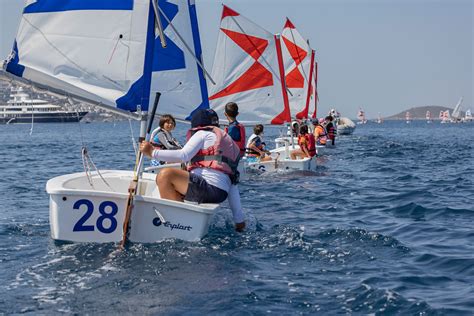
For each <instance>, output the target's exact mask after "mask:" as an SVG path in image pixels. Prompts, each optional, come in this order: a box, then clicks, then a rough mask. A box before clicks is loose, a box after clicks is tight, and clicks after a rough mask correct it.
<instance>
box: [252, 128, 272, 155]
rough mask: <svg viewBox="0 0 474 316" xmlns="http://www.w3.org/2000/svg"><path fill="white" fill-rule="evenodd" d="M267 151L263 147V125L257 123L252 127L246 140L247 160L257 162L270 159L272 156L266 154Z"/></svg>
mask: <svg viewBox="0 0 474 316" xmlns="http://www.w3.org/2000/svg"><path fill="white" fill-rule="evenodd" d="M267 153H268V151H267V150H266V149H265V143H264V141H263V125H262V124H257V125H255V127H254V128H253V134H252V135H250V137H249V139H248V141H247V161H248V162H259V161H269V160H272V157H270V156H266V154H267Z"/></svg>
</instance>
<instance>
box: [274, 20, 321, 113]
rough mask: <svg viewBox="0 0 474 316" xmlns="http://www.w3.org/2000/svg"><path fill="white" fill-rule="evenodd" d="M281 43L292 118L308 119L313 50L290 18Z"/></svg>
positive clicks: (282, 34)
mask: <svg viewBox="0 0 474 316" xmlns="http://www.w3.org/2000/svg"><path fill="white" fill-rule="evenodd" d="M280 41H281V50H282V56H283V65H284V68H285V82H286V87H287V88H288V90H289V91H290V92H291V94H289V96H288V98H289V102H290V111H291V116H293V117H296V118H298V119H303V118H307V117H308V109H309V103H310V100H311V99H310V94H311V83H312V76H313V71H314V70H313V69H314V54H313V50H312V49H311V47H310V46H309V44H308V42H307V41H306V40H305V39H304V38H303V36H301V34H300V33H299V32H298V30H296V28H295V26H294V24H293V23H292V22H291V21H290V19H288V18H287V19H286V23H285V26H284V28H283V31H282V33H281V37H280Z"/></svg>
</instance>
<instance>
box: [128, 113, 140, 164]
mask: <svg viewBox="0 0 474 316" xmlns="http://www.w3.org/2000/svg"><path fill="white" fill-rule="evenodd" d="M128 125H129V126H130V136H131V137H132V145H133V151H134V152H135V156H136V155H138V146H137V142H136V141H135V137H134V136H133V127H132V119H130V118H129V119H128Z"/></svg>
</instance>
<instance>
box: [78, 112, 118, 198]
mask: <svg viewBox="0 0 474 316" xmlns="http://www.w3.org/2000/svg"><path fill="white" fill-rule="evenodd" d="M76 115H77V123H78V124H79V134H80V135H81V143H82V148H81V158H82V166H83V167H84V173H85V174H86V177H87V181H88V182H89V185H90V186H91V187H92V188H94V183H93V182H92V173H91V165H92V167H94V170H95V171H96V172H97V174H98V175H99V177H100V179H101V180H102V181H103V182H104V183H105V185H106V186H107V187H108V188H109V189H110V190H112V191H113V192H115V190H114V189H113V188H112V187H111V186H110V184H109V183H108V182H107V181H106V180H105V178H104V177H103V176H102V173H101V172H100V170H99V169H98V168H97V166H96V165H95V163H94V161H93V160H92V158H91V156H90V155H89V151H88V150H87V146H86V143H85V141H84V134H83V132H82V126H81V118H80V115H79V111H78V110H77V108H76Z"/></svg>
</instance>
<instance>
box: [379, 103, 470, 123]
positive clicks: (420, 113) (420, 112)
mask: <svg viewBox="0 0 474 316" xmlns="http://www.w3.org/2000/svg"><path fill="white" fill-rule="evenodd" d="M446 110H449V113H452V112H453V108H448V107H446V106H439V105H428V106H420V107H413V108H409V109H407V110H405V111H402V112H400V113H398V114H395V115H392V116H388V117H386V118H385V119H386V120H405V115H406V113H407V112H410V115H411V118H412V120H426V111H430V112H431V119H433V120H439V112H440V111H446ZM461 116H464V111H461Z"/></svg>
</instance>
